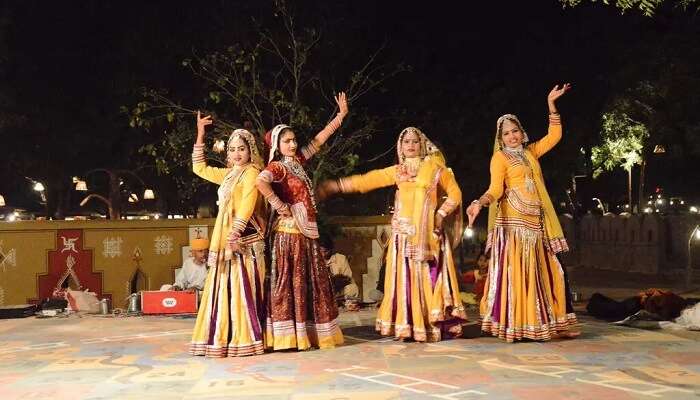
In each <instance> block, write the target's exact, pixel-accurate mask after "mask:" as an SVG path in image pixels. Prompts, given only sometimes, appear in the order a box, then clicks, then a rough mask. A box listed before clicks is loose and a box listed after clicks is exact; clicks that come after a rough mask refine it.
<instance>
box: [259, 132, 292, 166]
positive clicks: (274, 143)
mask: <svg viewBox="0 0 700 400" xmlns="http://www.w3.org/2000/svg"><path fill="white" fill-rule="evenodd" d="M285 129H292V127H291V126H289V125H285V124H279V125H277V126H275V127H274V128H272V131H270V132H268V133H269V136H268V135H265V141H267V145H268V146H270V154H269V155H268V157H267V163H268V164H269V163H270V162H271V161H272V159H273V158H275V152H276V151H277V150H278V148H279V144H280V143H279V142H280V133H282V131H283V130H285Z"/></svg>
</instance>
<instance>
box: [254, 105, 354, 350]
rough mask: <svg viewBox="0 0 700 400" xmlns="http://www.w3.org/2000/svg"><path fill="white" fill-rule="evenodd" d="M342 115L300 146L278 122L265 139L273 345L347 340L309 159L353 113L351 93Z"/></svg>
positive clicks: (301, 346)
mask: <svg viewBox="0 0 700 400" xmlns="http://www.w3.org/2000/svg"><path fill="white" fill-rule="evenodd" d="M335 100H336V102H337V104H338V108H339V110H340V111H339V112H338V115H337V116H336V117H335V118H334V119H333V120H332V121H331V122H330V123H329V124H328V125H327V126H326V127H325V128H324V129H323V130H322V131H321V132H319V133H318V134H317V135H316V137H315V138H314V139H313V140H312V141H311V142H310V143H309V144H308V145H306V146H304V147H303V148H302V149H301V150H300V151H297V141H296V136H295V134H294V131H293V130H292V128H291V127H289V126H287V125H277V126H275V127H274V128H273V129H272V131H270V132H268V133H267V135H266V137H265V141H266V142H267V144H268V146H270V154H269V158H268V165H267V168H265V170H263V171H262V172H261V173H260V175H259V176H258V178H257V187H258V190H259V191H260V193H262V194H263V196H265V199H267V201H268V202H269V203H270V205H271V206H272V208H273V209H274V210H275V212H276V213H277V219H276V221H274V223H273V227H272V232H271V234H272V235H273V240H272V243H273V245H272V249H271V261H270V286H269V287H270V296H269V303H268V304H269V307H270V310H269V313H268V318H267V328H266V346H267V347H268V348H272V349H273V350H283V349H293V348H296V349H298V350H306V349H309V348H311V347H318V348H321V349H324V348H332V347H335V346H336V345H340V344H342V343H343V334H342V332H341V331H340V327H339V326H338V322H337V318H338V307H337V306H336V304H335V301H334V298H333V287H332V285H331V280H330V273H329V271H328V267H327V266H326V263H325V260H324V259H323V256H322V254H321V250H320V246H319V243H318V237H319V235H318V225H317V223H316V200H315V199H314V194H313V193H314V191H313V189H312V182H311V179H310V178H309V176H308V175H307V174H306V171H305V170H304V164H305V163H306V161H307V160H309V159H310V158H311V157H312V156H313V155H314V154H316V153H317V152H318V150H319V148H320V146H321V145H323V144H324V143H325V142H326V140H328V138H329V137H330V136H331V135H332V134H333V132H335V130H336V129H338V128H339V127H340V124H341V122H342V121H343V118H344V117H345V115H347V113H348V106H347V101H346V97H345V93H340V94H339V95H338V96H337V97H336V99H335Z"/></svg>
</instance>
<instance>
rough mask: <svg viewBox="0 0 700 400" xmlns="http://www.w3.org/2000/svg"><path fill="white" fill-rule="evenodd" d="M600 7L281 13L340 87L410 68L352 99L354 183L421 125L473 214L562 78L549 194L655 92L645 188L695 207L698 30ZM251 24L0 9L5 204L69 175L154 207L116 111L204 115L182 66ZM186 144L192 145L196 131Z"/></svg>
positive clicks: (544, 0) (616, 194) (698, 25)
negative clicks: (308, 38) (627, 98)
mask: <svg viewBox="0 0 700 400" xmlns="http://www.w3.org/2000/svg"><path fill="white" fill-rule="evenodd" d="M598 3H600V2H598ZM598 3H595V4H583V5H581V6H579V7H576V8H574V9H562V7H561V5H560V3H559V2H558V1H556V0H541V1H533V2H524V1H494V2H473V3H471V2H460V3H459V4H458V3H455V2H444V3H442V2H432V3H431V2H409V1H402V2H393V1H338V2H324V1H297V2H293V4H292V5H290V8H291V9H292V11H293V13H294V14H295V15H296V17H297V20H298V22H299V23H300V25H302V26H318V27H321V29H322V30H323V41H322V45H321V48H320V52H319V60H321V61H318V62H317V64H316V65H317V68H319V71H320V73H321V74H323V75H324V76H326V77H330V78H331V80H332V81H334V82H337V86H338V87H337V88H338V89H341V88H342V87H343V86H344V84H346V82H347V79H348V76H349V72H350V71H352V70H353V69H356V68H357V67H358V66H359V65H361V64H362V63H363V62H364V60H366V59H367V57H369V55H370V54H372V53H373V52H374V51H375V50H376V49H377V48H379V47H380V46H381V45H382V43H385V44H386V47H385V49H384V51H383V52H381V53H380V55H379V62H381V63H383V64H386V65H396V64H402V65H407V66H410V68H411V71H410V72H404V73H401V74H400V75H398V76H396V77H394V78H392V79H391V80H389V81H388V82H387V83H386V84H385V85H383V86H382V87H381V88H380V89H381V90H375V91H373V92H372V93H370V94H368V95H366V96H364V97H362V98H361V99H360V100H359V101H360V102H361V103H362V104H361V106H362V107H366V108H367V109H369V110H371V111H372V113H373V114H375V115H378V116H381V117H383V118H384V119H383V122H382V124H381V131H380V132H379V133H378V134H376V135H375V136H374V138H373V139H372V141H371V142H369V143H368V144H367V145H365V146H363V147H362V149H361V152H360V156H361V162H360V165H359V166H358V171H360V172H361V171H366V170H368V169H370V168H374V167H379V166H386V165H389V164H390V163H391V162H393V152H388V154H387V155H386V156H384V157H380V158H379V159H377V160H375V161H373V162H367V161H366V160H368V159H371V158H374V157H375V156H377V155H379V154H382V153H385V152H387V150H389V148H390V147H391V146H392V145H393V144H394V142H395V140H396V136H397V134H398V132H399V131H400V130H401V129H402V128H403V127H405V126H409V125H413V126H419V127H421V128H422V129H423V130H424V132H426V133H427V134H428V136H429V137H431V138H432V139H434V140H436V141H437V142H439V143H440V144H441V145H442V147H443V148H444V149H445V153H446V154H447V157H448V161H449V163H450V166H452V167H453V169H454V170H455V173H456V175H457V178H458V180H459V182H460V184H461V186H462V189H463V191H464V196H465V200H470V199H471V198H474V197H477V196H478V195H479V194H481V193H482V192H483V190H485V188H486V187H487V185H488V160H489V157H490V152H491V146H492V143H493V134H494V129H495V121H496V119H497V118H498V116H500V115H501V114H504V113H515V114H518V116H519V117H520V119H521V121H523V124H524V126H525V129H526V130H527V131H528V133H529V135H530V137H531V139H532V138H539V137H541V136H542V135H543V134H544V132H546V123H547V115H546V114H547V108H546V107H547V105H546V95H547V93H548V91H549V90H550V89H551V88H552V86H554V85H555V84H557V83H562V82H571V83H572V84H573V90H572V91H571V92H570V93H569V94H567V96H566V97H565V98H563V99H562V100H561V101H560V103H559V108H560V112H561V113H562V116H563V120H564V124H565V137H564V140H563V141H562V143H561V144H560V145H559V146H558V147H557V148H555V150H554V151H553V152H552V153H551V154H550V155H548V156H547V157H546V158H545V159H543V161H542V164H543V169H544V171H545V175H546V177H547V181H548V186H549V191H550V194H552V196H553V197H555V198H559V197H560V196H561V195H562V194H563V193H564V190H565V189H566V188H567V185H569V183H570V180H571V176H572V175H573V174H581V173H582V174H587V173H589V172H590V171H589V170H587V165H586V163H585V158H586V157H585V156H584V155H582V154H581V151H580V150H581V149H582V148H583V149H584V151H589V149H590V147H591V146H592V145H595V144H597V143H598V132H599V131H600V117H601V113H602V112H603V111H604V110H605V108H606V107H607V106H608V105H609V104H610V103H611V101H613V99H615V98H616V97H617V96H619V95H621V94H623V93H625V92H626V91H627V90H629V89H630V88H632V87H634V86H636V85H637V84H638V82H640V81H651V82H661V83H662V85H661V86H660V87H662V88H663V90H662V95H661V96H660V97H661V100H659V103H658V104H657V106H658V107H659V115H661V116H660V117H659V119H658V120H659V121H662V123H661V125H662V126H663V128H658V127H657V129H658V130H659V131H663V132H662V133H659V135H658V136H657V137H660V138H663V140H664V144H665V146H666V147H667V149H668V150H669V151H667V153H666V154H663V155H661V156H658V157H655V158H653V159H650V160H649V163H648V178H647V181H646V182H647V189H648V190H653V188H655V187H657V186H660V187H663V189H664V190H665V191H666V193H668V194H669V195H680V196H684V197H685V198H687V199H689V200H693V201H697V200H700V193H698V189H697V188H698V187H699V186H700V178H698V174H697V173H696V172H695V170H696V169H695V167H694V166H693V164H692V161H693V160H697V159H698V158H697V157H698V156H700V144H699V143H698V140H697V136H693V134H694V133H700V130H699V129H698V126H700V121H699V119H700V118H699V117H698V115H696V114H697V110H698V109H700V103H699V102H698V99H696V98H694V95H696V93H697V90H700V67H698V66H699V65H700V50H699V49H698V47H700V46H697V43H700V17H698V16H696V15H694V14H692V13H691V12H683V11H681V10H673V9H667V8H663V9H661V10H659V11H658V13H657V15H656V16H655V17H654V18H648V17H643V16H641V15H639V14H638V13H636V12H630V13H628V14H625V15H620V13H619V11H618V10H616V9H614V8H612V7H606V6H603V5H602V4H598ZM471 4H473V5H471ZM466 5H471V6H469V7H465V6H466ZM252 19H255V21H257V22H258V23H261V24H263V25H264V26H267V27H268V28H270V27H273V29H274V24H275V23H276V21H277V20H276V19H275V18H274V15H273V6H272V3H270V2H266V1H248V2H242V1H237V2H234V1H223V0H221V1H212V2H196V3H194V2H184V1H150V2H142V1H138V2H137V1H119V2H117V1H112V2H107V1H101V2H97V1H73V2H46V1H26V0H25V1H6V2H3V3H2V5H0V135H1V136H0V137H1V138H2V143H3V146H2V147H3V149H4V152H3V153H4V154H3V162H2V163H1V164H0V178H2V179H1V180H0V194H3V195H4V197H5V199H6V202H7V203H8V205H13V206H21V207H25V208H30V209H32V208H37V206H38V201H37V198H36V195H35V194H34V193H32V192H31V190H30V184H29V181H28V180H27V179H26V178H25V177H30V178H32V179H36V180H41V181H44V182H49V191H48V194H49V195H50V196H59V197H60V196H63V197H64V198H65V197H66V196H69V197H70V194H68V195H66V190H67V189H66V188H65V187H66V186H68V185H69V183H68V182H69V180H70V177H71V176H74V175H81V174H83V173H84V172H85V171H87V170H90V169H92V168H97V167H108V168H128V169H130V170H135V171H138V173H139V175H140V176H142V177H143V178H144V179H145V180H147V181H149V182H154V185H155V187H157V188H158V190H159V191H160V192H161V193H168V190H172V185H170V184H169V183H168V179H169V178H168V177H163V176H157V175H156V174H155V173H154V172H153V170H152V168H151V169H149V168H148V162H147V161H146V160H144V159H143V157H142V155H140V154H139V153H138V149H139V147H140V146H141V145H143V144H146V143H148V142H149V140H151V141H152V140H153V139H154V138H153V136H152V135H151V136H149V135H145V134H144V133H143V132H141V131H140V130H138V129H132V128H130V127H129V125H128V122H129V120H128V117H127V116H126V115H124V114H122V113H120V106H123V105H127V106H129V105H133V104H135V103H136V102H137V101H139V96H138V93H139V89H140V88H141V87H143V86H146V87H151V88H166V89H169V90H171V91H172V92H173V93H177V94H178V95H180V96H182V98H183V99H186V101H189V102H192V103H197V99H198V98H204V97H206V93H198V92H197V89H196V85H194V84H193V83H192V77H191V74H189V73H188V72H187V71H186V70H185V69H184V68H183V67H182V66H181V61H182V60H183V59H184V58H187V57H191V56H192V55H193V54H206V53H207V52H211V51H214V50H220V49H224V48H226V47H227V46H228V45H230V44H232V43H237V42H240V43H246V41H251V40H252V38H253V37H254V33H253V29H252V22H251V21H252ZM696 89H697V90H696ZM192 105H193V106H197V104H192ZM358 106H359V105H358ZM352 107H353V105H352V104H351V112H352ZM693 110H694V111H695V112H694V113H693V112H691V111H693ZM319 128H320V127H319ZM192 132H193V134H192V137H193V140H194V120H193V121H192ZM625 176H626V175H625V173H624V171H622V170H621V169H619V170H618V171H615V172H613V173H609V174H605V175H603V176H602V177H601V178H599V179H597V180H595V181H591V180H586V179H584V180H583V182H582V183H581V184H582V185H583V186H584V187H585V191H586V192H587V193H590V194H592V195H598V196H599V197H604V198H605V201H606V202H610V203H611V204H617V203H619V202H621V201H623V200H624V196H625V194H626V186H625V185H626V178H625ZM56 188H57V189H56ZM209 193H211V192H209ZM590 194H589V195H590ZM69 202H73V203H74V202H75V200H74V199H72V200H70V201H69ZM39 207H40V206H39Z"/></svg>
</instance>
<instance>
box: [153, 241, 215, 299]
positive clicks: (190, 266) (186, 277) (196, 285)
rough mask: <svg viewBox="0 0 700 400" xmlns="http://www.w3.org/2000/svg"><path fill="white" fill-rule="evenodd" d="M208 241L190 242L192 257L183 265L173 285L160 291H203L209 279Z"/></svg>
mask: <svg viewBox="0 0 700 400" xmlns="http://www.w3.org/2000/svg"><path fill="white" fill-rule="evenodd" d="M208 255H209V240H208V239H192V240H191V241H190V257H187V258H186V259H185V261H184V262H183V263H182V268H180V270H179V271H178V273H177V275H176V276H175V283H174V284H173V285H163V286H162V287H161V288H160V290H203V289H204V282H205V281H206V279H207V256H208Z"/></svg>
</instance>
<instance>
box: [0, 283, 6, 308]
mask: <svg viewBox="0 0 700 400" xmlns="http://www.w3.org/2000/svg"><path fill="white" fill-rule="evenodd" d="M4 305H5V289H4V288H3V287H2V286H0V306H4Z"/></svg>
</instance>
